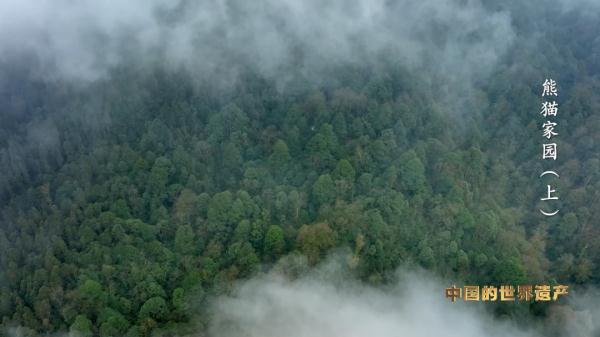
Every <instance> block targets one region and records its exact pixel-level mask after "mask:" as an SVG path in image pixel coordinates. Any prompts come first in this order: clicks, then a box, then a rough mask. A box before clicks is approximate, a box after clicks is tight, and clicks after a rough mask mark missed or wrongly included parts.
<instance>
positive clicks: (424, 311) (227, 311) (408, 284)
mask: <svg viewBox="0 0 600 337" xmlns="http://www.w3.org/2000/svg"><path fill="white" fill-rule="evenodd" d="M332 264H333V265H334V266H335V265H337V267H335V268H333V270H336V272H331V270H332ZM341 269H343V268H340V267H339V262H329V263H328V264H327V265H326V266H325V267H321V268H320V269H319V270H317V271H314V272H312V273H309V274H307V275H306V276H304V277H301V278H299V279H295V280H290V279H287V278H285V277H283V276H281V275H280V274H277V273H274V274H269V275H266V276H261V277H258V278H255V279H252V280H250V281H247V282H246V283H244V284H242V285H240V286H239V287H238V288H237V289H236V290H235V291H234V292H233V294H232V295H230V296H227V297H222V298H220V299H218V300H217V301H216V302H215V305H214V315H215V317H214V319H213V323H212V325H211V328H210V336H219V337H241V336H244V337H280V336H287V337H336V336H339V337H354V336H356V337H359V336H361V337H362V336H372V337H388V336H390V337H391V336H410V337H431V336H436V337H496V336H511V337H541V336H570V337H575V336H577V337H584V336H588V337H591V336H598V333H600V330H599V328H600V327H599V326H598V323H597V322H594V320H593V319H591V318H592V317H596V319H597V318H598V317H600V316H598V314H599V312H598V310H597V309H595V308H594V306H593V305H590V303H585V304H583V303H582V305H580V306H567V305H564V304H559V303H548V304H547V305H550V306H554V307H555V309H554V310H550V312H551V315H550V316H549V318H548V321H547V322H542V324H532V325H529V326H528V327H517V326H516V325H515V323H514V322H512V321H510V320H502V321H501V320H499V319H498V318H494V317H493V315H492V314H490V313H488V311H489V310H486V309H488V308H489V306H491V305H492V304H490V303H483V302H480V303H474V302H462V301H458V302H456V303H452V302H450V301H449V300H448V299H445V298H444V295H443V292H444V289H445V287H447V286H448V285H449V284H450V283H444V282H443V281H441V280H439V279H437V278H435V277H434V276H433V275H431V274H429V273H427V272H422V271H399V272H398V275H399V276H398V281H397V282H396V283H395V284H393V285H390V286H387V287H372V286H367V285H364V284H361V283H359V282H358V281H353V280H352V278H348V277H340V275H341V274H340V273H339V271H340V270H341ZM323 270H329V271H328V272H325V273H324V272H323ZM342 274H343V273H342ZM573 297H577V296H576V295H573ZM583 298H587V299H588V301H591V300H590V298H593V297H583ZM595 298H596V300H597V299H598V297H595ZM486 306H487V308H486ZM531 321H532V322H535V321H534V320H533V319H532V320H531ZM545 323H548V324H545ZM544 327H545V328H544Z"/></svg>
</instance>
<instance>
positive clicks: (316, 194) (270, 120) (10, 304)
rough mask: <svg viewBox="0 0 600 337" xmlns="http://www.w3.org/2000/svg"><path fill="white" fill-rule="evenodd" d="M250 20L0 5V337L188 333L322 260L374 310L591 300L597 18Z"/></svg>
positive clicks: (599, 153)
mask: <svg viewBox="0 0 600 337" xmlns="http://www.w3.org/2000/svg"><path fill="white" fill-rule="evenodd" d="M259 3H260V5H259V4H254V3H252V4H250V3H246V2H243V1H225V0H223V1H217V0H215V1H208V2H207V3H206V4H192V3H191V2H188V1H180V2H178V3H177V4H176V5H167V4H165V3H162V1H158V0H157V1H149V2H147V3H146V2H142V1H132V2H131V3H128V4H112V5H111V6H109V5H108V4H99V3H93V2H91V1H83V2H82V3H78V4H76V3H71V2H68V1H57V2H52V3H51V2H45V3H43V4H40V5H39V7H37V10H34V9H33V8H31V7H36V6H35V5H34V4H32V3H31V1H24V2H23V3H18V2H17V1H7V2H6V3H5V4H2V5H0V12H1V14H0V21H3V23H1V24H0V27H4V28H5V29H0V30H2V33H0V47H2V48H0V172H1V173H0V324H1V326H0V327H1V328H3V329H6V331H11V332H12V333H15V335H16V336H29V335H32V336H33V335H44V334H53V333H69V334H71V335H72V336H102V337H108V336H131V337H137V336H154V335H165V336H166V335H200V336H204V335H209V333H210V331H209V330H210V329H209V327H210V326H211V324H212V323H211V317H212V315H211V312H210V306H209V302H210V300H211V299H213V298H215V297H218V296H222V295H226V294H230V293H231V292H232V291H233V290H234V289H236V285H237V284H238V283H239V282H240V281H242V280H248V279H252V278H253V277H256V276H257V275H262V274H264V273H268V272H270V271H272V270H278V271H281V273H283V274H285V275H287V276H288V277H290V278H291V279H295V278H302V277H304V276H305V275H307V274H308V273H309V270H312V269H313V268H315V267H316V266H319V265H320V264H321V263H322V262H323V261H324V260H326V259H327V256H328V255H329V254H332V253H335V252H338V251H340V250H341V251H344V252H345V254H347V255H349V256H350V258H349V259H348V261H349V262H348V263H347V267H348V269H349V270H350V273H351V274H352V277H355V278H356V279H358V280H359V281H360V282H361V283H363V284H367V285H369V286H373V287H379V286H385V285H386V284H389V283H390V282H394V280H395V277H396V276H395V275H396V271H397V270H398V268H400V267H406V266H409V267H418V268H423V269H426V270H428V271H429V272H431V273H432V274H435V275H437V276H438V277H440V278H443V279H446V280H455V281H458V282H461V283H465V284H468V283H471V284H482V285H483V284H501V283H502V284H504V283H510V284H515V285H516V284H520V283H533V284H535V283H539V282H546V283H553V284H556V283H558V284H568V285H571V286H573V287H576V288H579V289H587V288H594V287H597V286H598V284H599V283H600V223H599V221H598V219H599V218H600V206H599V203H598V201H599V198H600V192H599V191H600V181H599V180H598V178H599V177H600V147H599V144H600V138H599V135H600V133H598V132H596V131H594V130H596V127H598V128H600V116H599V115H598V109H599V108H600V99H599V97H600V96H598V90H600V77H599V76H600V63H599V61H598V60H599V53H600V39H599V38H598V34H597V32H599V31H600V20H599V19H600V6H598V5H596V4H594V3H593V1H589V2H586V1H573V2H570V3H568V4H561V3H559V2H558V1H551V2H542V1H531V2H529V1H528V2H524V3H521V2H517V1H506V2H502V3H501V2H496V1H486V0H481V1H448V2H442V1H438V0H426V1H424V2H419V3H418V4H417V3H416V2H411V1H399V2H397V3H389V2H387V1H383V0H381V1H374V2H372V3H371V2H370V3H369V4H367V2H365V1H359V0H353V1H349V2H348V3H346V2H342V1H333V2H331V3H330V4H328V5H326V4H320V3H319V2H318V1H312V0H311V1H307V2H305V3H304V4H300V3H298V2H294V1H291V0H288V1H283V2H280V3H279V2H276V1H271V0H262V1H259ZM542 3H543V5H542ZM113 6H114V7H113ZM28 18H29V19H32V21H27V19H28ZM50 18H56V20H55V21H52V20H50ZM59 19H63V20H64V21H62V22H60V20H59ZM86 20H87V24H86ZM59 22H60V23H59ZM42 31H43V33H42ZM547 78H553V79H554V80H556V82H557V83H558V90H559V96H558V98H557V100H558V102H559V104H560V110H559V117H558V118H559V119H558V120H559V123H560V124H559V134H560V138H559V141H558V142H559V146H560V150H559V151H560V154H559V156H558V158H557V160H556V161H555V162H553V163H548V162H545V161H542V160H541V159H540V156H541V154H540V151H541V139H542V137H541V132H542V131H541V121H542V120H541V118H540V115H539V114H540V104H541V98H540V95H541V92H542V83H543V82H544V80H545V79H547ZM550 168H552V169H554V170H556V171H558V172H560V174H561V177H560V180H559V182H558V185H557V189H558V190H559V195H560V201H559V206H560V210H561V211H560V213H559V214H558V215H557V216H555V217H550V218H549V217H544V216H543V215H541V214H540V213H539V212H538V209H539V208H540V197H541V196H543V195H544V194H543V193H545V188H546V186H545V185H544V184H543V181H542V180H540V178H539V174H540V172H542V171H543V170H547V169H550ZM268 284H270V283H268ZM302 289H304V288H302ZM303 291H304V290H303ZM440 296H442V295H441V292H440ZM565 305H567V306H568V304H565ZM489 308H490V311H493V313H494V314H495V315H496V316H502V317H504V318H507V317H508V318H509V319H513V320H515V321H519V322H521V323H523V322H525V324H527V323H528V322H532V321H536V320H538V319H543V317H546V316H547V315H548V306H544V305H539V303H531V304H529V305H490V306H489ZM598 329H600V328H598V327H597V325H596V330H595V333H598V331H600V330H598ZM15 331H16V332H15ZM553 333H555V334H557V335H558V334H559V333H560V331H554V332H553ZM213 334H214V331H213ZM582 336H583V335H582Z"/></svg>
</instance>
